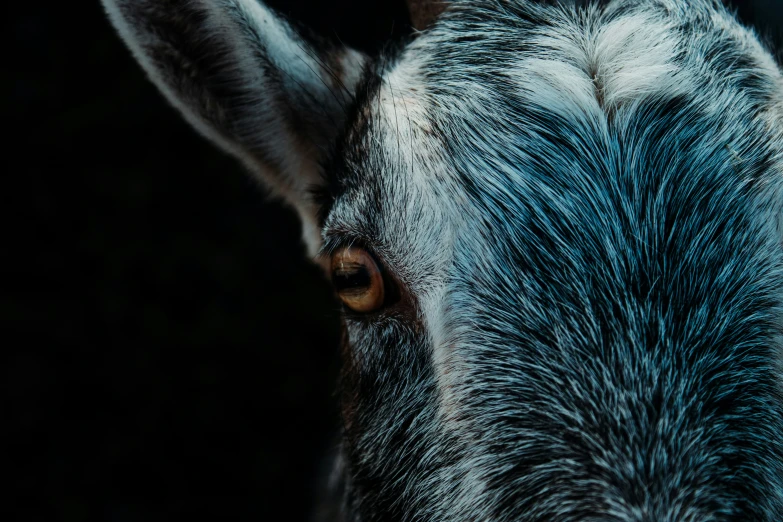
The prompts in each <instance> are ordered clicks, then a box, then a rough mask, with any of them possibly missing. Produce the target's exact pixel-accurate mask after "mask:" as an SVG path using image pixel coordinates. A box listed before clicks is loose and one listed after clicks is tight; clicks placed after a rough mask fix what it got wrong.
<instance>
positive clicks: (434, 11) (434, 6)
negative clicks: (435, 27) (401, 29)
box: [408, 0, 449, 31]
mask: <svg viewBox="0 0 783 522" xmlns="http://www.w3.org/2000/svg"><path fill="white" fill-rule="evenodd" d="M448 4H449V2H448V0H408V12H409V13H410V16H411V25H413V27H414V28H415V29H416V30H417V31H423V30H425V29H426V28H428V27H429V26H430V25H432V23H433V22H434V21H435V20H436V19H437V18H438V16H440V14H441V13H442V12H443V11H444V10H445V9H446V7H448Z"/></svg>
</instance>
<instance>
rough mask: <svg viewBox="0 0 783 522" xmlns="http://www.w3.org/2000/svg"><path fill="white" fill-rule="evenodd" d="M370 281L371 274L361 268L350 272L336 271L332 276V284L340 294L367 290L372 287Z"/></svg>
mask: <svg viewBox="0 0 783 522" xmlns="http://www.w3.org/2000/svg"><path fill="white" fill-rule="evenodd" d="M370 281H371V279H370V273H369V272H368V271H367V269H366V268H364V267H361V266H359V267H356V268H353V269H350V270H335V271H334V273H333V274H332V282H333V283H334V286H335V288H336V289H337V291H338V292H342V291H344V290H351V289H354V288H367V287H369V286H370Z"/></svg>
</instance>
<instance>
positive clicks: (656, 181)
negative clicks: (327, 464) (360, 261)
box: [106, 0, 783, 522]
mask: <svg viewBox="0 0 783 522" xmlns="http://www.w3.org/2000/svg"><path fill="white" fill-rule="evenodd" d="M106 1H107V2H108V3H110V4H115V2H113V1H112V2H109V0H106ZM246 1H247V0H236V1H234V2H232V1H229V0H221V1H220V2H215V4H221V3H223V2H225V3H227V4H232V5H234V4H243V3H244V2H246ZM192 3H197V2H192ZM119 4H121V5H122V6H123V8H124V9H126V10H127V9H130V10H131V11H132V4H133V2H132V1H130V0H127V1H120V2H119ZM115 5H116V4H115ZM128 6H131V7H128ZM340 52H342V51H340ZM357 63H360V64H361V66H362V67H363V73H362V78H363V80H362V81H361V82H359V83H357V84H351V85H349V86H348V89H347V91H349V92H350V93H351V94H353V93H354V92H355V93H356V94H357V97H356V100H355V101H354V102H353V104H352V108H351V114H352V117H350V118H348V119H347V121H346V122H345V126H344V127H343V130H342V131H341V132H336V131H335V132H334V133H333V134H332V135H330V136H328V138H329V139H330V140H331V145H330V146H329V147H328V149H329V150H328V151H325V152H324V149H326V148H327V147H326V145H324V143H326V142H327V141H329V140H327V138H326V137H324V134H326V135H328V134H329V132H330V131H329V127H330V126H329V125H321V126H317V127H314V128H317V129H321V130H319V132H318V136H319V146H318V147H317V148H316V149H317V152H313V154H315V157H316V159H317V161H318V163H319V164H320V165H322V168H323V169H324V170H323V172H322V174H323V180H322V181H321V182H319V183H318V187H316V188H317V189H318V190H317V191H318V194H319V198H318V200H317V201H318V202H319V205H318V206H319V218H318V224H319V226H321V227H322V238H323V252H324V253H325V254H327V255H328V253H329V252H331V251H332V250H333V249H335V248H338V247H339V246H341V245H345V244H361V245H362V246H364V247H365V248H367V249H369V250H371V251H372V252H373V253H374V254H375V255H376V256H377V258H378V259H379V260H380V261H381V262H382V263H383V264H384V265H385V267H386V270H387V271H388V272H389V273H390V274H391V277H392V278H393V279H394V280H396V281H397V284H398V285H399V287H400V294H401V296H402V297H401V298H400V300H399V302H398V303H397V304H395V305H394V306H393V307H390V308H389V309H387V310H384V311H382V312H380V313H377V314H373V315H370V316H356V315H353V314H347V315H346V318H345V323H346V335H345V337H346V344H345V348H344V365H345V367H344V371H343V376H342V379H341V400H342V412H343V414H342V415H343V424H344V429H343V443H342V450H341V454H340V456H339V457H338V459H337V462H338V464H337V467H336V471H335V475H334V477H333V479H334V480H333V481H332V488H333V490H332V494H333V495H336V496H339V498H338V499H337V503H336V504H334V503H332V505H334V506H336V508H335V509H325V510H324V513H328V516H329V517H331V518H329V519H330V520H343V521H346V522H347V521H357V522H358V521H361V522H370V521H392V520H393V521H398V520H399V521H413V520H417V521H418V520H422V521H425V520H426V521H431V522H441V521H461V520H464V521H496V522H506V521H542V522H543V521H548V522H549V521H551V522H576V521H579V522H599V521H601V522H614V521H616V522H734V521H736V522H740V521H754V522H755V521H758V522H776V521H779V520H783V78H782V77H781V71H780V68H779V66H778V65H777V64H776V63H775V62H774V60H773V59H772V57H771V54H770V53H769V52H768V51H767V50H765V49H764V48H763V46H762V45H761V44H760V43H759V41H758V39H757V38H756V36H755V35H754V34H753V33H752V32H751V31H749V30H746V29H744V28H742V27H741V26H740V25H739V24H737V22H736V21H735V20H734V19H733V17H732V16H731V14H730V13H729V12H728V11H727V10H726V9H725V8H724V7H723V6H722V5H721V4H720V3H719V2H718V1H717V0H691V1H687V0H619V1H615V2H611V3H609V5H607V6H601V7H598V6H588V7H584V8H583V7H576V6H574V5H542V4H537V3H532V2H525V1H522V0H512V1H501V0H457V1H453V2H450V3H449V8H448V9H447V10H446V12H445V13H444V14H443V16H442V17H441V18H440V19H439V20H438V21H437V22H436V23H435V24H434V26H432V27H431V28H430V29H428V30H427V31H425V32H423V33H421V34H420V35H418V36H417V37H416V38H415V39H414V40H413V41H412V42H410V43H409V44H408V46H407V47H406V48H404V49H402V50H401V51H400V52H399V53H396V54H393V55H391V56H384V57H381V58H379V59H377V60H375V61H374V62H371V63H370V64H369V65H366V64H365V63H364V62H363V61H361V60H357ZM348 76H351V77H354V78H358V77H359V75H358V74H349V75H348ZM263 94H264V91H263V90H262V91H261V92H259V93H257V95H258V96H263ZM332 111H333V112H334V113H335V114H333V117H334V118H336V120H335V121H338V122H339V121H341V118H342V116H341V115H342V113H341V112H340V113H339V114H338V111H337V109H336V108H333V109H332ZM299 117H301V114H300V116H299ZM316 120H318V121H327V122H331V121H333V120H332V118H327V119H326V120H320V119H318V118H316ZM323 129H326V130H323ZM262 146H263V144H262ZM308 150H309V149H308ZM238 155H239V154H238ZM266 175H269V176H275V175H276V174H274V173H272V174H266ZM296 197H302V198H305V197H306V195H305V194H303V193H302V194H297V195H296ZM309 204H310V203H308V205H309ZM335 498H337V497H335Z"/></svg>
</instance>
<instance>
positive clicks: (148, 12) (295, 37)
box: [102, 0, 367, 254]
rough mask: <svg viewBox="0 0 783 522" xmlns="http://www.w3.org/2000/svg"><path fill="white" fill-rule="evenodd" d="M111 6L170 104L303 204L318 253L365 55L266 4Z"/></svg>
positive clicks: (118, 0) (175, 1)
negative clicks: (329, 182) (326, 192)
mask: <svg viewBox="0 0 783 522" xmlns="http://www.w3.org/2000/svg"><path fill="white" fill-rule="evenodd" d="M102 2H103V4H104V7H105V8H106V11H107V13H108V15H109V18H110V19H111V21H112V23H113V25H114V27H115V28H116V29H117V31H118V32H119V34H120V36H121V37H122V39H123V40H124V41H125V43H126V44H127V46H128V47H129V48H130V50H131V51H132V53H133V55H134V57H135V58H136V60H138V62H139V63H140V64H141V66H142V67H143V68H144V70H145V71H146V72H147V75H148V76H149V78H150V79H151V80H152V82H153V83H154V84H155V85H156V86H157V87H158V89H160V90H161V91H162V93H163V94H164V95H165V97H166V98H167V99H168V101H169V102H170V103H171V104H172V105H173V106H174V107H176V108H177V109H178V110H179V111H180V112H181V113H182V115H183V116H184V117H185V119H186V120H187V121H188V122H189V123H190V124H191V125H193V127H195V128H196V129H197V130H198V131H199V132H200V133H201V134H202V135H203V136H205V137H206V138H208V139H209V140H211V141H212V142H214V143H216V144H217V145H218V146H220V147H221V148H222V149H223V150H225V151H226V152H228V153H229V154H231V155H233V156H235V157H237V158H239V159H240V160H241V161H242V162H243V163H244V164H245V165H246V166H247V167H248V168H249V169H250V170H251V171H252V172H253V173H254V174H255V175H256V176H257V177H259V178H260V179H261V180H263V182H264V184H265V185H266V186H267V187H268V188H270V189H271V190H272V191H273V192H274V193H276V194H278V195H280V196H282V197H283V199H284V200H285V201H287V202H288V203H289V204H291V205H292V206H293V207H294V208H295V209H296V210H297V212H298V213H299V215H300V217H301V218H302V222H303V226H304V237H305V242H306V243H307V246H308V249H309V251H310V254H315V252H316V251H317V250H318V248H319V246H320V241H321V239H320V231H319V229H318V224H317V220H316V213H317V209H316V205H315V203H314V202H313V201H312V199H311V197H310V194H311V192H312V189H314V188H316V187H317V186H318V185H319V184H320V183H321V182H322V176H321V173H320V170H319V169H320V166H319V162H320V160H321V159H322V158H323V155H324V154H325V152H326V150H327V148H328V147H329V146H330V145H331V142H332V141H333V140H334V139H335V137H336V135H337V133H338V132H340V130H341V128H342V126H343V125H344V124H345V118H346V107H347V106H348V104H349V103H350V102H351V99H352V97H353V95H354V91H355V89H356V87H357V84H358V83H359V80H360V78H361V76H362V72H363V68H364V64H365V63H366V61H367V60H366V58H365V56H364V55H362V54H360V53H358V52H356V51H354V50H352V49H349V48H347V47H345V46H343V45H335V44H333V43H328V42H326V41H321V40H318V39H317V38H315V37H309V38H308V39H307V40H305V39H303V38H302V36H301V35H300V34H299V33H298V32H297V31H296V30H295V29H294V28H293V27H292V26H291V25H290V24H289V23H288V22H286V21H285V20H284V19H283V18H281V17H280V16H279V15H278V14H276V13H274V12H273V11H272V10H271V9H269V8H268V7H266V6H264V5H263V4H261V3H259V2H258V1H257V0H102Z"/></svg>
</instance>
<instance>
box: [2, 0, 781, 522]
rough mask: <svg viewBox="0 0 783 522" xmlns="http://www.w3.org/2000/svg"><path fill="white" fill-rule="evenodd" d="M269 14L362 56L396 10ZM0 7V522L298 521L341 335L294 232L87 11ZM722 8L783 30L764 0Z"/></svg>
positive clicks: (305, 5) (295, 6) (316, 5)
mask: <svg viewBox="0 0 783 522" xmlns="http://www.w3.org/2000/svg"><path fill="white" fill-rule="evenodd" d="M269 3H270V4H271V5H273V6H275V7H277V8H279V9H280V10H281V11H283V12H286V13H288V14H290V15H291V16H292V17H294V18H296V19H298V20H302V21H304V22H306V23H308V24H309V25H311V26H312V27H314V28H315V29H316V30H317V31H318V32H321V33H323V34H337V35H338V36H339V37H340V38H341V39H342V40H343V41H344V42H346V43H348V44H351V45H353V46H355V47H357V48H359V49H362V50H365V51H367V52H375V51H377V50H378V49H379V47H380V46H381V45H382V43H383V42H384V41H386V40H387V39H388V38H390V37H391V38H394V37H399V36H401V35H404V34H405V33H406V32H407V31H409V28H408V19H407V14H406V11H405V7H404V3H403V2H402V0H400V1H399V2H398V1H379V2H371V1H362V0H320V1H318V0H296V1H294V0H291V1H288V2H285V1H283V0H277V1H274V2H269ZM12 5H13V6H12V7H8V6H6V7H4V11H5V13H4V14H5V16H4V17H3V20H4V22H3V23H4V25H5V30H4V31H3V36H4V37H6V38H8V39H9V41H8V42H7V43H6V45H5V46H4V50H5V51H6V52H5V53H4V55H5V57H4V59H3V61H2V69H0V71H2V73H1V74H2V79H3V81H2V82H1V83H0V84H1V85H2V88H3V89H4V91H5V92H4V93H3V96H2V101H3V104H4V106H5V108H4V110H3V113H2V114H3V119H2V124H3V126H4V129H5V135H6V136H5V138H4V139H3V142H2V143H3V154H2V157H3V160H4V163H5V166H4V168H3V174H2V180H3V183H2V189H0V212H2V216H0V217H1V218H2V220H1V221H0V222H1V223H2V236H1V243H0V262H2V265H0V266H2V273H3V277H2V279H0V285H2V286H1V287H0V290H1V292H0V317H1V319H0V328H2V330H1V332H2V337H1V339H2V344H3V347H2V354H3V355H2V367H1V368H2V371H3V374H2V383H1V384H2V386H3V404H5V406H4V407H3V410H2V415H1V416H0V419H1V420H0V422H1V423H2V424H0V426H1V428H0V429H2V433H3V438H4V439H5V440H6V441H7V442H6V443H5V444H4V448H5V451H4V454H5V457H4V458H2V459H0V469H2V472H3V473H2V476H3V478H5V479H7V480H10V482H11V484H12V486H11V488H10V489H9V488H7V487H6V488H4V493H5V494H7V495H8V498H9V500H10V501H9V502H5V501H3V502H0V509H2V510H3V511H5V510H6V509H8V510H10V512H9V515H10V517H7V516H6V515H2V514H0V517H2V519H3V520H20V521H21V520H29V521H33V520H35V521H38V520H40V521H48V522H54V521H79V522H86V521H93V520H94V521H99V520H100V521H117V522H131V521H134V522H135V521H150V522H153V521H164V520H165V521H170V520H207V519H209V520H286V521H300V520H305V519H306V516H307V514H308V512H309V508H310V504H311V501H312V496H313V478H314V477H315V475H316V474H317V472H318V470H319V465H320V464H321V457H322V455H323V454H324V452H325V451H326V450H327V449H328V448H330V447H331V446H332V445H333V439H332V438H331V436H332V434H333V433H334V429H335V428H336V426H337V421H336V418H337V413H336V407H335V400H334V391H335V378H336V373H337V368H338V357H337V354H338V350H337V346H338V336H339V322H338V314H337V310H338V306H337V304H336V302H335V301H334V300H333V297H332V294H331V291H330V289H329V286H328V284H327V282H326V280H325V278H324V277H323V276H322V275H321V273H320V272H319V269H317V268H316V267H315V266H312V265H310V264H309V263H308V262H307V261H306V259H305V256H304V249H303V247H302V245H301V243H300V241H299V225H298V223H297V222H296V219H295V218H294V216H293V214H292V213H291V212H290V211H288V210H286V209H284V208H282V207H281V206H280V205H279V204H278V203H275V202H273V201H270V200H268V199H267V198H266V197H265V195H264V193H263V192H262V191H261V190H259V189H257V188H256V186H255V185H254V184H253V183H252V182H251V181H250V179H249V178H248V177H247V175H246V174H245V172H244V171H243V170H242V169H240V168H239V167H238V165H237V164H236V163H235V162H234V161H233V160H232V159H230V158H228V157H226V156H224V155H223V154H221V153H219V152H217V151H216V150H215V149H214V148H212V146H210V145H209V144H208V143H207V142H206V141H204V140H203V139H201V138H200V137H199V136H197V135H196V134H195V132H194V131H192V130H191V129H190V128H189V127H188V126H187V125H186V124H185V123H184V122H183V120H182V119H181V118H180V117H179V115H178V114H177V113H176V112H175V111H174V110H173V109H171V108H169V106H168V105H167V104H166V103H165V102H164V100H163V98H162V97H161V96H160V95H159V94H158V93H157V91H156V90H155V89H154V87H153V86H152V85H151V84H150V83H149V82H148V81H147V80H146V78H145V77H144V75H143V74H142V72H141V69H140V68H139V67H138V66H137V65H136V64H135V63H134V62H133V61H132V60H131V58H130V54H129V53H128V52H127V50H126V49H125V47H124V46H123V45H122V43H121V42H120V40H119V38H117V37H116V36H115V34H114V32H113V30H112V29H111V27H110V26H109V24H108V22H107V20H106V19H105V16H104V14H103V12H102V10H101V8H100V5H99V4H98V2H97V0H79V1H78V2H64V1H63V2H48V3H46V2H15V3H13V4H12ZM738 5H739V7H740V8H741V11H740V12H741V15H742V16H743V17H744V18H745V19H746V20H749V21H751V22H753V21H761V22H762V23H764V24H765V25H766V27H767V28H769V29H771V30H772V31H779V28H780V27H783V24H781V20H783V17H782V16H781V11H782V10H783V0H754V1H752V2H742V3H738ZM9 11H10V12H9ZM773 34H775V33H774V32H773Z"/></svg>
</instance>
